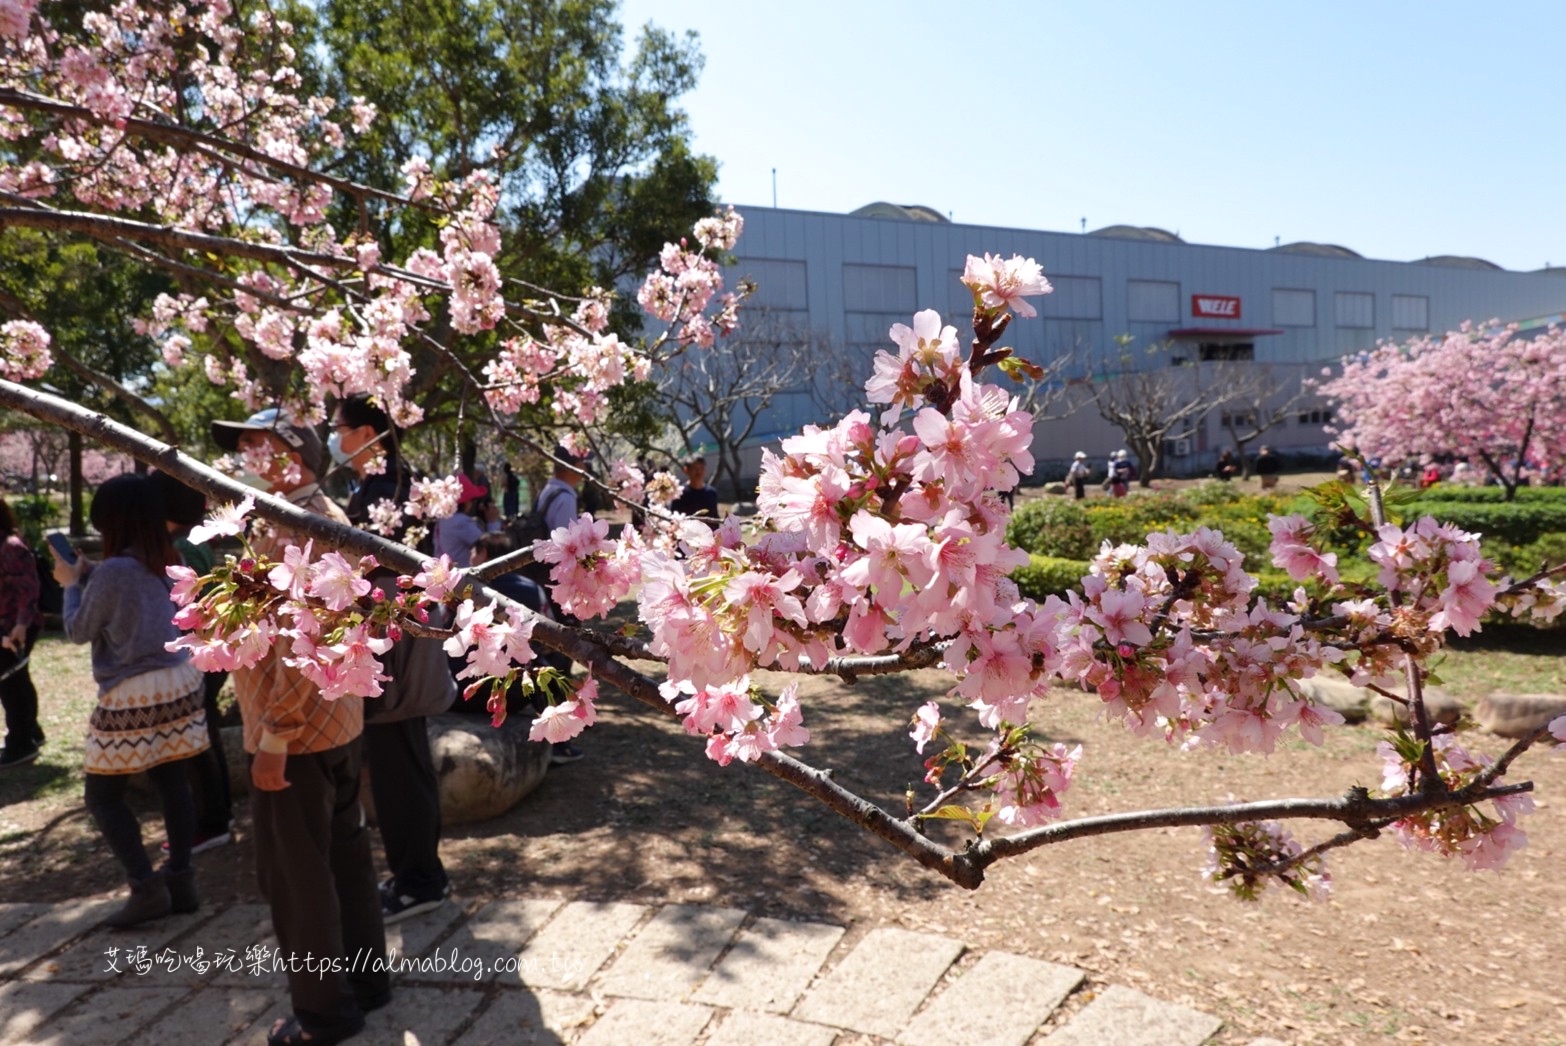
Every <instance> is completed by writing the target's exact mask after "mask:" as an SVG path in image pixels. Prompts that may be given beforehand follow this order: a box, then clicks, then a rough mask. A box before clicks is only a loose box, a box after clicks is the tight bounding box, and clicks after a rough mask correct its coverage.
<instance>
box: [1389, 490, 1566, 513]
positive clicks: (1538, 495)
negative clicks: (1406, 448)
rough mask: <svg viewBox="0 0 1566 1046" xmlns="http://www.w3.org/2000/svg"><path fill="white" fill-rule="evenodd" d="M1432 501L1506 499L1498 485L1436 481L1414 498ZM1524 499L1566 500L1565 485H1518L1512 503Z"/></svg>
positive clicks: (1491, 500) (1488, 502)
mask: <svg viewBox="0 0 1566 1046" xmlns="http://www.w3.org/2000/svg"><path fill="white" fill-rule="evenodd" d="M1433 501H1455V502H1463V503H1465V504H1475V503H1479V502H1483V503H1486V504H1497V505H1499V504H1503V503H1504V502H1505V501H1506V491H1504V490H1502V489H1501V488H1500V487H1454V486H1449V485H1447V484H1444V483H1437V484H1436V485H1435V486H1433V487H1431V488H1430V489H1429V490H1421V491H1419V494H1418V496H1417V497H1416V498H1415V502H1416V503H1419V504H1423V503H1425V502H1433ZM1525 501H1554V502H1566V487H1518V488H1517V499H1516V501H1514V502H1512V504H1517V503H1519V502H1525ZM1434 514H1435V513H1434V512H1432V513H1431V515H1434Z"/></svg>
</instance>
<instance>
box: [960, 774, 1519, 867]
mask: <svg viewBox="0 0 1566 1046" xmlns="http://www.w3.org/2000/svg"><path fill="white" fill-rule="evenodd" d="M1531 791H1533V782H1532V781H1521V782H1518V783H1516V784H1507V785H1495V786H1487V787H1483V788H1476V787H1475V786H1474V785H1469V786H1467V787H1464V788H1460V789H1457V790H1455V791H1440V792H1433V793H1424V792H1418V793H1414V794H1411V795H1399V796H1391V797H1388V798H1382V799H1372V798H1371V797H1370V795H1369V793H1368V792H1366V791H1365V790H1364V789H1363V788H1351V789H1349V791H1348V792H1346V793H1345V794H1344V795H1343V796H1342V797H1340V798H1337V799H1269V800H1262V801H1260V802H1253V803H1235V804H1232V805H1225V806H1206V807H1199V806H1191V807H1180V808H1171V809H1164V810H1137V811H1131V812H1127V813H1118V814H1104V815H1101V816H1097V817H1081V818H1077V819H1076V820H1072V821H1060V822H1057V823H1055V824H1051V825H1045V826H1043V827H1041V828H1031V829H1029V830H1027V831H1025V832H1019V833H1018V834H1016V835H1008V836H1005V837H1002V838H992V839H984V840H981V841H979V842H977V843H975V844H973V847H972V851H971V852H972V853H973V856H974V859H975V860H976V861H979V862H981V864H982V865H985V866H987V865H990V864H993V863H994V862H996V861H998V860H1001V859H1003V858H1008V857H1015V856H1017V855H1018V854H1023V853H1027V852H1028V851H1029V850H1036V849H1038V848H1039V847H1040V846H1046V845H1052V844H1055V843H1062V842H1065V841H1067V840H1069V839H1086V838H1089V837H1092V836H1096V835H1111V834H1115V833H1119V832H1133V831H1141V830H1143V829H1147V828H1190V827H1201V826H1203V825H1213V824H1240V823H1243V822H1247V821H1275V820H1322V821H1341V822H1343V823H1344V824H1346V825H1348V826H1349V827H1351V828H1359V827H1361V826H1365V825H1369V824H1372V823H1374V822H1376V821H1382V820H1385V821H1397V820H1401V819H1403V818H1405V817H1409V816H1412V815H1415V814H1421V813H1427V812H1429V811H1432V810H1449V809H1452V808H1454V807H1460V806H1467V805H1469V804H1471V803H1477V802H1482V801H1484V800H1486V799H1496V798H1502V797H1505V796H1508V795H1519V794H1521V793H1524V792H1531Z"/></svg>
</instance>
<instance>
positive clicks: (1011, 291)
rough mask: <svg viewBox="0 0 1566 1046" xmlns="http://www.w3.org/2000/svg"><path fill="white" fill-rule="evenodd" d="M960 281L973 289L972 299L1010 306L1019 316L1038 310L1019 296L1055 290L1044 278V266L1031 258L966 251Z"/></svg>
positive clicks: (982, 303) (991, 305)
mask: <svg viewBox="0 0 1566 1046" xmlns="http://www.w3.org/2000/svg"><path fill="white" fill-rule="evenodd" d="M962 282H963V283H964V284H965V285H967V287H968V289H969V290H971V291H973V300H974V302H975V303H976V304H978V305H980V306H982V307H983V308H986V309H1011V310H1012V311H1013V312H1015V313H1016V314H1017V315H1019V316H1026V317H1028V318H1030V319H1031V318H1032V317H1034V316H1037V315H1038V313H1037V312H1036V311H1034V308H1033V306H1031V305H1029V304H1028V303H1027V302H1025V301H1023V300H1022V299H1023V298H1025V297H1033V296H1035V295H1040V294H1049V293H1050V292H1052V291H1053V290H1054V288H1053V287H1051V286H1050V285H1049V281H1048V280H1046V279H1045V278H1044V270H1043V269H1041V268H1040V267H1039V264H1038V262H1036V261H1034V260H1033V259H1032V258H1023V257H1020V256H1018V255H1012V256H1011V257H1010V258H1006V259H1002V258H1001V257H1000V255H998V254H985V256H984V257H982V258H978V257H975V256H974V255H971V254H970V255H968V261H967V264H966V265H964V266H963V271H962Z"/></svg>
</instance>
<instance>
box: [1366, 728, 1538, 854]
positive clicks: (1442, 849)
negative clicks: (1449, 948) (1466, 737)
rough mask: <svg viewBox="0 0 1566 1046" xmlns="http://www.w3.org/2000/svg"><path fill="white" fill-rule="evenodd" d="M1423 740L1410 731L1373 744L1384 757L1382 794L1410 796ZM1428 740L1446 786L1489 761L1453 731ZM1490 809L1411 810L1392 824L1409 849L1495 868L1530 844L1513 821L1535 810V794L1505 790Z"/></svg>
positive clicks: (1461, 782) (1466, 779)
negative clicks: (1468, 747)
mask: <svg viewBox="0 0 1566 1046" xmlns="http://www.w3.org/2000/svg"><path fill="white" fill-rule="evenodd" d="M1425 743H1426V742H1421V741H1419V740H1417V739H1415V738H1413V737H1410V736H1409V735H1408V734H1399V735H1398V736H1397V737H1396V738H1394V739H1393V740H1392V741H1383V742H1381V744H1379V745H1378V746H1377V748H1376V750H1377V752H1378V753H1379V754H1380V755H1381V758H1382V767H1383V775H1382V781H1381V791H1382V794H1384V795H1388V796H1399V795H1408V794H1410V793H1411V791H1412V789H1413V788H1414V783H1413V782H1414V781H1415V775H1414V767H1415V766H1416V765H1417V764H1418V762H1419V759H1420V757H1421V755H1422V754H1423V745H1424V744H1425ZM1428 744H1429V745H1430V747H1431V751H1432V753H1433V754H1434V757H1435V762H1436V768H1437V771H1438V773H1439V774H1440V777H1441V781H1442V783H1443V784H1445V785H1446V787H1447V788H1449V789H1452V790H1454V791H1455V790H1457V789H1460V788H1462V787H1464V786H1466V785H1468V784H1470V783H1471V782H1472V781H1473V779H1474V778H1475V777H1477V776H1478V775H1479V774H1480V773H1482V772H1483V771H1484V770H1485V769H1486V768H1488V767H1489V766H1490V765H1491V763H1492V762H1493V761H1492V760H1491V759H1490V757H1489V756H1487V755H1484V754H1482V753H1479V754H1475V753H1471V752H1469V751H1468V750H1467V749H1466V748H1464V747H1463V746H1462V745H1461V744H1459V743H1458V741H1457V739H1456V738H1455V737H1453V736H1452V735H1451V734H1436V735H1435V736H1433V737H1431V738H1430V740H1429V742H1428ZM1489 806H1490V808H1491V810H1490V812H1488V813H1487V812H1485V811H1484V810H1482V809H1481V808H1480V807H1479V805H1477V804H1469V805H1467V806H1460V807H1455V808H1452V809H1448V810H1434V811H1430V812H1428V813H1422V814H1415V815H1413V816H1410V817H1405V818H1403V819H1402V820H1400V821H1398V822H1396V823H1395V824H1394V825H1393V826H1392V827H1393V831H1394V832H1395V833H1396V835H1397V838H1398V841H1399V842H1401V843H1402V844H1403V845H1404V846H1406V847H1408V848H1409V849H1411V850H1424V851H1427V852H1430V853H1438V854H1440V855H1441V856H1443V857H1461V858H1462V860H1463V864H1464V865H1466V866H1467V867H1468V868H1469V869H1470V870H1472V871H1478V870H1480V869H1485V868H1490V869H1499V868H1500V867H1501V866H1502V865H1504V864H1506V862H1507V859H1508V858H1510V857H1511V855H1512V853H1513V852H1514V851H1517V850H1521V849H1522V848H1523V847H1524V846H1527V845H1528V834H1527V833H1526V832H1524V831H1523V830H1522V829H1521V828H1519V827H1518V826H1517V822H1518V819H1519V818H1521V817H1522V816H1524V815H1525V814H1531V813H1533V796H1531V795H1529V794H1528V793H1527V792H1519V793H1516V794H1515V795H1505V796H1499V797H1496V798H1493V799H1491V800H1490V801H1489Z"/></svg>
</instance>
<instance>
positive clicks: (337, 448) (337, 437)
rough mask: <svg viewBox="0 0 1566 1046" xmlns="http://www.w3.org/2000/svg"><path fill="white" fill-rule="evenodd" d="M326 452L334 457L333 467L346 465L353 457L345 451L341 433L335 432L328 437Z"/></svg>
mask: <svg viewBox="0 0 1566 1046" xmlns="http://www.w3.org/2000/svg"><path fill="white" fill-rule="evenodd" d="M326 452H327V453H328V454H330V455H331V456H332V464H333V465H346V464H348V460H349V458H351V457H352V455H351V454H349V453H348V452H347V451H345V450H343V434H342V433H341V432H333V433H332V434H331V435H330V436H328V437H326Z"/></svg>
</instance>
